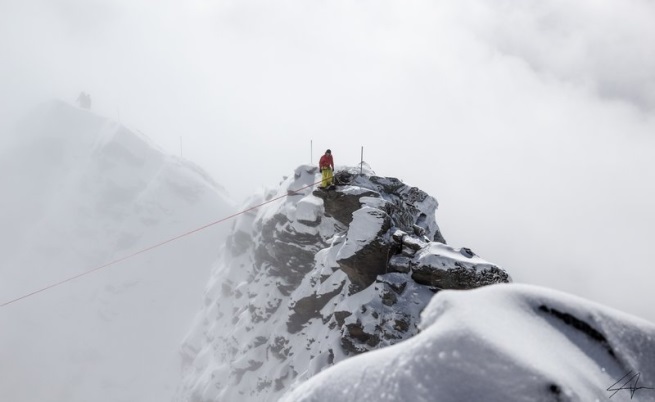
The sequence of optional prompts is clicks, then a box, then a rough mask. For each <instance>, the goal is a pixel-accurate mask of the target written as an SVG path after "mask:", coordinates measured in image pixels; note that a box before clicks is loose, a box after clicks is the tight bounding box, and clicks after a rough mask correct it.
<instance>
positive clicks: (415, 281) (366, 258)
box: [178, 166, 510, 402]
mask: <svg viewBox="0 0 655 402" xmlns="http://www.w3.org/2000/svg"><path fill="white" fill-rule="evenodd" d="M318 179H319V176H318V171H317V169H316V168H315V167H311V166H301V167H299V168H298V169H296V171H295V173H294V175H293V176H291V177H289V178H287V179H286V180H285V181H284V182H282V183H281V185H280V187H279V188H277V189H274V190H272V191H269V192H267V193H265V194H261V195H260V196H258V197H253V198H252V199H251V200H250V201H249V202H248V203H247V205H246V206H245V207H246V208H249V207H251V206H254V205H257V204H258V203H260V202H264V201H265V200H270V199H273V198H274V197H280V196H284V195H285V194H287V195H288V196H287V197H286V198H285V199H284V201H280V202H279V203H277V204H270V205H267V206H266V207H263V208H261V209H259V210H257V211H256V212H250V213H248V214H246V215H242V216H240V217H239V218H237V221H236V222H235V223H234V228H233V232H232V235H231V236H230V238H229V240H228V247H227V248H226V253H225V254H224V259H223V260H222V261H220V262H219V263H218V264H217V265H216V267H215V270H214V272H213V274H212V279H211V282H210V285H209V286H208V288H207V293H206V295H205V308H204V310H203V311H202V312H201V313H200V314H199V316H198V318H197V320H196V323H195V325H194V328H193V330H192V331H191V333H190V334H189V336H188V338H187V341H186V342H185V344H184V346H183V354H184V356H185V362H186V363H185V372H184V380H183V383H182V385H181V386H180V389H179V393H178V400H179V401H185V402H186V401H194V402H200V401H203V402H209V401H218V400H221V401H234V400H239V401H248V400H252V401H264V400H276V399H277V398H279V397H280V396H281V395H283V394H284V393H285V392H286V391H287V390H288V389H289V387H291V386H292V385H294V384H297V383H299V382H302V381H304V380H306V379H308V378H310V377H312V376H313V375H315V374H317V373H318V372H320V371H322V370H323V369H325V368H327V367H329V366H331V365H334V364H337V363H338V362H340V361H342V360H344V359H346V358H347V357H349V356H353V355H357V354H361V353H364V352H368V351H371V350H375V349H379V348H382V347H385V346H389V345H393V344H395V343H398V342H400V341H402V340H404V339H407V338H410V337H411V336H413V335H415V334H416V333H417V331H418V327H417V325H418V320H419V315H420V312H421V311H422V309H423V308H424V307H425V305H426V304H427V303H428V302H429V300H430V299H431V298H432V296H433V295H434V294H435V292H437V291H439V290H440V289H443V288H449V287H452V288H457V289H465V288H475V287H478V286H482V285H487V284H493V283H502V282H508V281H509V280H510V279H509V276H508V275H507V273H506V272H505V271H504V270H502V269H500V268H498V267H497V266H495V265H493V264H491V263H488V262H486V261H484V260H482V259H481V258H479V257H477V256H473V255H471V256H467V255H464V254H462V253H461V252H460V251H459V250H458V249H455V248H452V247H449V246H447V245H445V240H444V238H443V236H442V234H441V232H440V230H439V227H438V225H437V223H436V220H435V211H436V208H437V206H438V203H437V201H436V200H435V199H434V198H433V197H431V196H429V195H428V194H426V193H425V192H423V191H421V190H419V189H418V188H415V187H411V186H408V185H406V184H404V183H402V182H401V181H400V180H397V179H393V178H386V177H377V176H374V175H372V172H371V171H370V170H369V171H367V172H366V173H364V174H358V169H353V170H349V169H343V170H341V171H340V172H339V173H338V174H337V175H336V179H337V183H338V185H337V187H336V188H335V189H333V190H319V189H315V190H314V189H312V188H311V185H312V184H313V183H315V182H317V180H318Z"/></svg>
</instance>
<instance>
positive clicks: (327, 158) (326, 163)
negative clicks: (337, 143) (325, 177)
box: [318, 154, 334, 170]
mask: <svg viewBox="0 0 655 402" xmlns="http://www.w3.org/2000/svg"><path fill="white" fill-rule="evenodd" d="M318 167H319V169H321V170H322V169H323V168H327V167H329V168H331V169H332V170H334V161H333V160H332V154H324V155H323V156H321V159H320V160H319V161H318Z"/></svg>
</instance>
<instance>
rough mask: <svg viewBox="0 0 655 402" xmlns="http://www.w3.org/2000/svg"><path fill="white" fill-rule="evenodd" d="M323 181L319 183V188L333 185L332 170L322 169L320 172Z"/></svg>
mask: <svg viewBox="0 0 655 402" xmlns="http://www.w3.org/2000/svg"><path fill="white" fill-rule="evenodd" d="M321 174H322V178H323V181H322V182H321V187H323V188H325V187H327V186H331V185H333V184H334V176H333V175H332V169H330V168H324V169H323V170H322V171H321Z"/></svg>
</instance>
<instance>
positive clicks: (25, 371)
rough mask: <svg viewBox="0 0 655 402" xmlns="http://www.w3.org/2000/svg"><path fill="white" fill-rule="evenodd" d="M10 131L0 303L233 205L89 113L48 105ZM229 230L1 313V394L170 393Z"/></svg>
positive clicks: (198, 177) (187, 168)
mask: <svg viewBox="0 0 655 402" xmlns="http://www.w3.org/2000/svg"><path fill="white" fill-rule="evenodd" d="M3 135H6V136H9V135H13V136H12V138H11V141H10V143H11V147H10V148H3V149H0V171H1V172H2V174H0V188H1V189H2V197H0V223H1V224H0V248H1V249H2V252H0V295H2V302H6V301H8V300H9V299H13V298H15V297H19V296H21V295H24V294H27V293H29V292H32V291H34V290H36V289H40V288H42V287H44V286H47V285H50V284H53V283H56V282H59V281H61V280H63V279H66V278H70V277H72V276H74V275H78V274H82V273H84V272H86V271H88V270H92V269H94V268H97V267H99V266H102V265H103V264H106V263H108V262H110V261H113V260H116V259H120V258H122V257H125V256H128V255H130V254H132V253H134V252H137V251H140V250H143V249H145V248H147V247H150V246H152V245H154V244H157V243H160V242H162V241H165V240H168V239H170V238H172V237H174V236H177V235H180V234H181V233H185V232H187V231H189V230H192V229H195V228H197V227H200V226H202V225H206V224H207V223H209V222H212V221H215V220H216V219H218V218H222V217H225V216H228V215H229V214H231V213H232V212H233V208H234V206H233V204H232V202H231V201H230V199H229V198H228V196H227V194H226V193H225V191H224V190H223V189H222V187H220V186H219V185H218V184H217V183H216V182H214V180H212V179H211V178H210V177H209V176H208V175H207V174H206V173H204V172H203V171H202V169H200V168H199V167H197V166H196V165H194V164H193V163H191V162H189V161H186V160H184V159H181V158H179V157H177V156H173V155H169V154H167V153H165V152H164V151H162V150H161V149H160V148H159V147H157V146H156V145H155V144H154V143H153V142H152V141H150V140H149V139H148V138H146V137H145V136H144V135H142V134H140V133H138V132H136V131H134V130H131V129H129V128H128V127H125V126H123V125H121V124H119V123H117V122H115V121H112V120H111V119H107V118H104V117H102V116H99V115H97V114H95V113H93V112H90V111H88V110H84V109H80V108H77V107H75V106H72V105H70V104H67V103H64V102H61V101H50V102H45V103H43V104H41V105H40V106H39V107H37V108H36V109H35V110H33V111H32V113H30V114H29V115H27V116H25V118H24V119H23V120H22V122H21V124H20V127H18V129H17V130H16V131H15V132H13V133H3ZM227 229H229V226H228V225H224V226H221V227H219V226H217V227H213V228H211V229H210V230H206V231H203V232H202V233H198V234H195V235H194V236H193V238H187V239H184V240H180V241H178V242H175V243H171V244H168V245H167V246H166V247H162V248H159V249H157V250H153V251H151V252H149V253H147V254H143V255H140V256H138V257H137V258H132V259H129V260H127V261H123V262H121V263H120V264H117V265H115V266H112V267H110V268H106V269H103V270H101V271H98V272H95V273H93V275H89V276H85V277H84V278H81V279H79V280H75V281H72V282H70V283H66V284H65V285H63V286H60V287H57V288H55V289H51V290H49V291H48V292H44V293H41V294H38V295H34V296H33V297H30V298H28V299H25V300H21V302H19V303H16V304H12V305H11V306H8V307H7V308H5V309H3V311H2V313H1V314H0V327H2V328H3V329H2V335H1V336H0V350H2V363H0V370H1V371H2V372H3V373H4V374H3V378H2V379H1V380H0V393H1V394H2V395H3V399H6V400H11V401H14V402H28V401H46V400H62V401H64V400H65V401H67V402H87V401H91V400H92V401H94V402H115V401H118V400H131V401H157V402H159V401H162V400H170V397H171V394H172V390H171V389H167V386H168V384H171V383H175V382H176V381H177V378H178V373H177V371H178V368H179V362H178V359H179V354H178V353H177V350H178V349H179V343H180V339H182V337H183V336H184V330H182V329H181V328H186V327H187V326H188V325H189V324H188V321H189V317H192V316H193V314H194V312H196V311H197V309H198V308H199V307H200V306H199V305H200V301H199V297H198V295H199V294H200V293H201V291H202V287H203V284H204V283H205V282H206V279H207V276H208V275H209V272H210V269H211V266H212V263H213V262H214V260H215V258H216V250H217V248H218V247H219V245H220V244H222V243H223V242H224V239H225V234H226V233H227ZM53 368H56V369H53ZM145 384H148V385H147V386H146V385H145ZM100 390H102V392H100Z"/></svg>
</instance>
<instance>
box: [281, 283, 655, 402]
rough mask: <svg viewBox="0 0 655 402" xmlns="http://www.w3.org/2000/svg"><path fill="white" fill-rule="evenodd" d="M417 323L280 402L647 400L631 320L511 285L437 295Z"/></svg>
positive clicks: (647, 375) (648, 369) (642, 349)
mask: <svg viewBox="0 0 655 402" xmlns="http://www.w3.org/2000/svg"><path fill="white" fill-rule="evenodd" d="M421 317H422V322H421V330H422V331H421V332H420V333H419V334H418V335H416V336H415V337H413V338H411V339H409V340H406V341H404V342H402V343H399V344H396V345H394V346H390V347H387V348H385V349H381V350H376V351H372V352H369V353H366V354H363V355H360V356H356V357H353V358H350V359H347V360H345V361H343V362H341V363H338V364H337V365H335V366H333V367H331V368H329V369H327V370H325V371H323V372H322V373H320V374H318V375H316V376H314V377H313V378H311V379H309V380H308V381H306V382H305V383H303V384H301V385H299V386H298V387H297V388H296V389H295V390H293V391H292V392H291V393H289V394H288V395H286V396H285V397H283V398H282V399H281V400H282V401H284V402H292V401H293V402H312V401H313V402H318V401H326V402H327V401H334V400H338V401H342V402H359V401H387V402H391V401H398V402H400V401H434V402H459V401H486V402H505V401H526V402H528V401H608V400H611V401H629V400H632V401H642V402H647V401H655V389H652V388H653V387H655V325H654V324H652V323H649V322H647V321H644V320H642V319H640V318H636V317H633V316H630V315H628V314H625V313H622V312H619V311H616V310H613V309H611V308H608V307H604V306H601V305H598V304H595V303H593V302H590V301H587V300H584V299H581V298H579V297H576V296H572V295H569V294H566V293H561V292H559V291H554V290H550V289H546V288H540V287H534V286H529V285H517V284H507V285H493V286H487V287H483V288H479V289H475V290H467V291H455V290H445V291H441V292H439V293H437V295H436V296H435V297H433V299H432V300H431V302H430V303H429V305H428V306H427V307H426V308H425V310H424V311H423V313H422V315H421ZM576 320H577V321H576ZM567 321H568V322H567ZM581 322H583V323H585V324H587V325H588V326H589V327H590V328H592V329H593V330H592V331H591V332H585V331H584V330H583V329H581V328H583V327H584V324H580V323H581ZM574 323H577V327H576V325H575V324H574ZM593 331H596V334H601V336H602V337H603V339H604V341H599V340H598V339H594V337H593V336H590V335H589V333H592V334H593V333H594V332H593ZM627 374H628V376H627V377H624V376H626V375H627ZM637 375H638V376H639V377H637ZM641 387H645V388H641ZM620 388H623V389H620ZM610 397H611V399H610Z"/></svg>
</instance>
